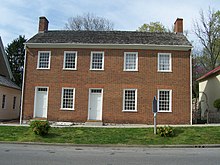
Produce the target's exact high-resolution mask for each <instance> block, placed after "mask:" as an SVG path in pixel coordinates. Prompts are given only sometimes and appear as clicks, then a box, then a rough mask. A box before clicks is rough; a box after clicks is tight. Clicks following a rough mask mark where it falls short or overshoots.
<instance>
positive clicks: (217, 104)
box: [213, 99, 220, 110]
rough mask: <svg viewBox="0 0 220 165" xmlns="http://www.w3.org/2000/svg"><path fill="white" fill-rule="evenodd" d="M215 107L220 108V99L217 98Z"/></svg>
mask: <svg viewBox="0 0 220 165" xmlns="http://www.w3.org/2000/svg"><path fill="white" fill-rule="evenodd" d="M213 105H214V107H215V108H217V109H218V110H220V99H217V100H215V101H214V103H213Z"/></svg>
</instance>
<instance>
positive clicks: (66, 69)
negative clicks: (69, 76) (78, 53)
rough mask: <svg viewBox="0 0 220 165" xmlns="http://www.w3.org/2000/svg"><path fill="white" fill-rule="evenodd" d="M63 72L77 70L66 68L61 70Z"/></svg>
mask: <svg viewBox="0 0 220 165" xmlns="http://www.w3.org/2000/svg"><path fill="white" fill-rule="evenodd" d="M63 70H65V71H75V70H77V69H68V68H63Z"/></svg>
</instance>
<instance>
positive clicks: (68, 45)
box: [25, 43, 192, 51]
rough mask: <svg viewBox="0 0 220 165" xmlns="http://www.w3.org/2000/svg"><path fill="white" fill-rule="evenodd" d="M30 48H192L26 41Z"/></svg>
mask: <svg viewBox="0 0 220 165" xmlns="http://www.w3.org/2000/svg"><path fill="white" fill-rule="evenodd" d="M25 45H26V46H27V47H28V48H108V49H149V50H155V49H156V50H183V51H188V50H191V49H192V46H191V45H156V44H91V43H25Z"/></svg>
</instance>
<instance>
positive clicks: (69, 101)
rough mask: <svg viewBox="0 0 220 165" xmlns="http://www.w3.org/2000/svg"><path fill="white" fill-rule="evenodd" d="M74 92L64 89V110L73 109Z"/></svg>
mask: <svg viewBox="0 0 220 165" xmlns="http://www.w3.org/2000/svg"><path fill="white" fill-rule="evenodd" d="M73 99H74V90H73V89H67V88H66V89H63V105H62V108H67V109H73Z"/></svg>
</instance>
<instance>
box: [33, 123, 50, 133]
mask: <svg viewBox="0 0 220 165" xmlns="http://www.w3.org/2000/svg"><path fill="white" fill-rule="evenodd" d="M30 127H31V129H32V131H33V132H34V133H35V134H36V135H40V136H44V135H47V134H48V132H49V129H50V124H49V122H48V121H42V120H35V121H31V124H30Z"/></svg>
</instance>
